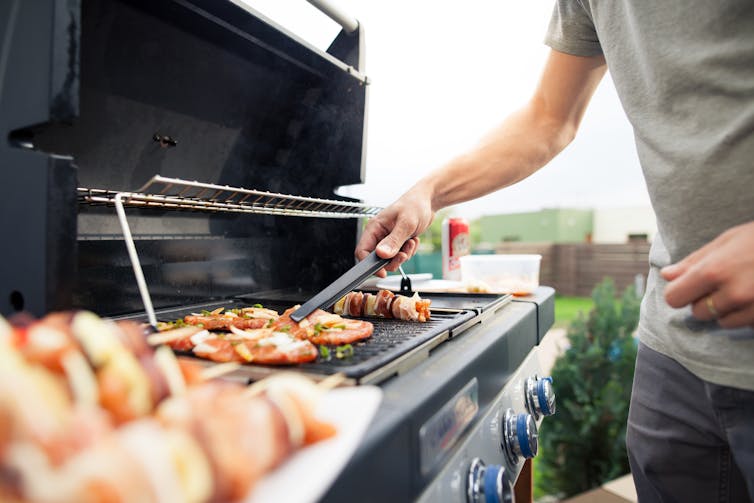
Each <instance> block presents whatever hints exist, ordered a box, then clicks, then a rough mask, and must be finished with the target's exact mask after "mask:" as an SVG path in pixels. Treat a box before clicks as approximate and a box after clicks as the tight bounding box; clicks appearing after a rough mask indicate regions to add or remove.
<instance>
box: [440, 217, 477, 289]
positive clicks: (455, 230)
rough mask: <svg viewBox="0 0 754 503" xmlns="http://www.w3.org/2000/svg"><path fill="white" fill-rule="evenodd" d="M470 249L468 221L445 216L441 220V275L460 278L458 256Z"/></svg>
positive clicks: (445, 277)
mask: <svg viewBox="0 0 754 503" xmlns="http://www.w3.org/2000/svg"><path fill="white" fill-rule="evenodd" d="M470 251H471V240H470V239H469V222H467V221H466V219H465V218H446V219H445V220H443V222H442V277H443V278H444V279H449V280H453V281H460V280H461V261H460V258H461V257H463V256H464V255H468V254H469V252H470Z"/></svg>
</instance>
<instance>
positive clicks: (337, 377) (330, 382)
mask: <svg viewBox="0 0 754 503" xmlns="http://www.w3.org/2000/svg"><path fill="white" fill-rule="evenodd" d="M345 380H346V375H345V374H344V373H343V372H338V373H337V374H331V375H329V376H327V377H325V378H324V379H322V380H321V381H319V382H318V383H317V387H318V388H320V389H322V390H325V391H329V390H331V389H334V388H337V387H338V386H339V385H340V384H342V383H343V381H345Z"/></svg>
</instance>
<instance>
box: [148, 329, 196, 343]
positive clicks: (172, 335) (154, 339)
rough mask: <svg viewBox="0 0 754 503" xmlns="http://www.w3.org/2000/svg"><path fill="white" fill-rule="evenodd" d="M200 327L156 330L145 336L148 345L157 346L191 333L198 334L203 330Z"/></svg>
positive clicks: (188, 335)
mask: <svg viewBox="0 0 754 503" xmlns="http://www.w3.org/2000/svg"><path fill="white" fill-rule="evenodd" d="M203 330H204V329H203V328H202V327H195V326H190V327H181V328H174V329H172V330H168V331H166V332H158V333H156V334H149V335H148V336H147V343H148V344H149V345H150V346H159V345H161V344H167V343H168V342H172V341H177V340H179V339H184V338H186V337H190V336H192V335H195V334H198V333H199V332H201V331H203Z"/></svg>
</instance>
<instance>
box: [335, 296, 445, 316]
mask: <svg viewBox="0 0 754 503" xmlns="http://www.w3.org/2000/svg"><path fill="white" fill-rule="evenodd" d="M431 302H432V301H430V300H429V299H422V298H420V297H419V294H416V293H415V294H414V295H413V297H406V296H405V295H395V294H394V293H393V292H391V291H389V290H380V291H378V292H377V294H376V295H374V294H371V293H362V292H349V293H347V294H346V295H345V296H344V297H342V298H341V299H340V300H338V302H336V303H335V305H334V306H333V312H334V313H335V314H343V315H346V316H356V317H361V316H367V317H368V316H374V317H380V318H395V319H399V320H407V321H420V322H425V321H427V320H429V319H430V316H431V312H430V310H429V306H430V303H431Z"/></svg>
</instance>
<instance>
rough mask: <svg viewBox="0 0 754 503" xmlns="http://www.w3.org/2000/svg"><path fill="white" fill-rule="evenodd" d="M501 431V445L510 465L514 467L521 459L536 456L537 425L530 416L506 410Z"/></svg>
mask: <svg viewBox="0 0 754 503" xmlns="http://www.w3.org/2000/svg"><path fill="white" fill-rule="evenodd" d="M502 429H503V431H502V440H501V444H502V448H503V452H505V455H506V457H507V458H508V461H509V462H510V464H512V465H515V464H516V463H518V462H519V460H520V459H521V458H524V459H528V458H533V457H534V456H536V455H537V446H538V439H537V423H536V422H534V418H533V417H532V415H531V414H526V413H522V414H515V413H514V412H513V409H508V410H507V411H505V417H504V418H503V424H502Z"/></svg>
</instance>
